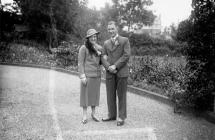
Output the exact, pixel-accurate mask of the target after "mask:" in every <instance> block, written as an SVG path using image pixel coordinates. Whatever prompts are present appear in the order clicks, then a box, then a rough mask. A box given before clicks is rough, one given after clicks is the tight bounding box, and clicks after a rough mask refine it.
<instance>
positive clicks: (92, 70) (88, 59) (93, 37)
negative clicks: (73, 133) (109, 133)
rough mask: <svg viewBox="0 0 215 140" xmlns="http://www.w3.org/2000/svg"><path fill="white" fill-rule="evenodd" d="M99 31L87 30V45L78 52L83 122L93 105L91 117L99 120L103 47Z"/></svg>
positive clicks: (85, 120) (85, 121)
mask: <svg viewBox="0 0 215 140" xmlns="http://www.w3.org/2000/svg"><path fill="white" fill-rule="evenodd" d="M98 34H99V32H97V31H96V30H95V29H89V30H88V31H87V36H86V41H85V45H83V46H81V47H80V49H79V54H78V71H79V76H80V80H81V86H80V106H81V107H83V119H82V123H83V124H86V123H87V107H88V106H91V109H92V113H91V117H92V119H93V120H94V121H96V122H98V121H99V119H98V118H97V117H96V114H95V113H96V106H98V105H99V98H100V84H101V67H100V56H101V52H102V47H101V46H100V45H98V44H97V35H98Z"/></svg>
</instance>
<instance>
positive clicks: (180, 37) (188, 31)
mask: <svg viewBox="0 0 215 140" xmlns="http://www.w3.org/2000/svg"><path fill="white" fill-rule="evenodd" d="M192 26H193V25H192V22H191V21H190V19H186V20H184V21H181V22H180V23H179V25H178V29H177V32H176V37H175V39H176V40H177V41H181V42H186V41H187V39H188V38H189V37H190V36H191V35H192Z"/></svg>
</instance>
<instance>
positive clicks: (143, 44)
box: [122, 32, 187, 56]
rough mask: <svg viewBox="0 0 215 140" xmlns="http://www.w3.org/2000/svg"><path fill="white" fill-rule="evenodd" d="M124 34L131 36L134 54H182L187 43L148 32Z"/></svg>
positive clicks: (124, 33)
mask: <svg viewBox="0 0 215 140" xmlns="http://www.w3.org/2000/svg"><path fill="white" fill-rule="evenodd" d="M122 35H123V36H126V37H128V38H129V41H130V44H131V51H132V55H138V56H143V55H151V56H165V55H169V56H182V53H183V51H182V50H183V48H184V47H185V46H186V45H187V44H186V43H179V42H176V41H174V40H165V39H162V38H153V37H151V36H149V35H148V34H133V33H132V34H129V33H126V32H122Z"/></svg>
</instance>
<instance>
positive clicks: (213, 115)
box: [0, 62, 215, 124]
mask: <svg viewBox="0 0 215 140" xmlns="http://www.w3.org/2000/svg"><path fill="white" fill-rule="evenodd" d="M0 65H9V66H20V67H33V68H41V69H50V70H54V71H58V72H62V73H67V74H72V75H76V76H78V72H76V71H70V70H66V69H63V68H57V67H51V66H43V65H36V64H20V63H6V62H0ZM102 82H103V83H105V79H103V78H102ZM128 91H129V92H131V93H133V94H137V95H140V96H144V97H146V98H150V99H153V100H157V101H159V102H161V103H164V104H167V105H170V106H173V103H172V102H171V100H170V99H169V98H168V97H166V96H162V95H159V94H157V93H155V92H151V91H148V90H144V89H141V88H137V87H133V86H131V85H128ZM201 116H202V117H203V118H205V119H206V120H207V121H209V122H212V123H214V124H215V112H209V111H207V112H204V113H202V115H201Z"/></svg>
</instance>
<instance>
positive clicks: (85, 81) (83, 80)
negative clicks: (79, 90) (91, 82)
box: [81, 77, 87, 85]
mask: <svg viewBox="0 0 215 140" xmlns="http://www.w3.org/2000/svg"><path fill="white" fill-rule="evenodd" d="M81 83H82V84H83V85H87V78H86V77H85V78H81Z"/></svg>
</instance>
